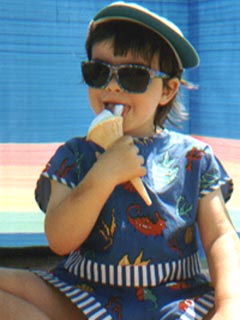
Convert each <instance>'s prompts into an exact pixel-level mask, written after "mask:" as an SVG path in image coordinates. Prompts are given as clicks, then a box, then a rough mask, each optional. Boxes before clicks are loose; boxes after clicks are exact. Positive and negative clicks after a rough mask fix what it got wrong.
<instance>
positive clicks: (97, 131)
mask: <svg viewBox="0 0 240 320" xmlns="http://www.w3.org/2000/svg"><path fill="white" fill-rule="evenodd" d="M122 136H123V129H122V117H114V118H109V119H106V120H104V121H102V122H100V123H98V124H97V125H95V126H94V127H93V128H92V129H91V130H90V131H89V133H88V135H87V139H88V140H90V141H93V142H95V143H96V144H98V145H99V146H101V147H103V148H104V149H105V150H107V149H108V148H109V147H110V146H111V145H112V144H113V143H114V142H115V141H117V140H118V139H119V138H120V137H122Z"/></svg>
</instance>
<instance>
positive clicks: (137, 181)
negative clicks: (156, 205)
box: [130, 178, 152, 206]
mask: <svg viewBox="0 0 240 320" xmlns="http://www.w3.org/2000/svg"><path fill="white" fill-rule="evenodd" d="M130 182H131V183H132V185H133V186H134V188H135V189H136V190H137V192H138V193H139V195H140V196H141V198H142V199H143V200H144V202H145V203H146V204H147V205H148V206H150V205H151V204H152V201H151V199H150V197H149V195H148V193H147V190H146V189H145V187H144V184H143V182H142V180H141V179H140V178H134V179H132V180H131V181H130Z"/></svg>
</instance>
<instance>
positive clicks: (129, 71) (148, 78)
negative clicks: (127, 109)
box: [82, 61, 168, 93]
mask: <svg viewBox="0 0 240 320" xmlns="http://www.w3.org/2000/svg"><path fill="white" fill-rule="evenodd" d="M82 75H83V79H84V81H85V82H86V84H87V85H88V86H89V87H92V88H95V89H104V88H106V87H107V85H108V84H109V82H110V81H111V79H112V76H113V75H115V77H116V80H117V83H118V85H119V87H120V88H121V89H122V90H124V91H126V92H128V93H143V92H145V91H146V90H147V88H148V86H149V84H150V83H151V82H152V79H153V78H155V77H158V78H164V77H168V76H167V75H166V74H165V73H163V72H160V71H156V70H153V69H151V68H148V67H146V66H143V65H138V64H121V65H118V66H114V65H112V64H109V63H105V62H100V61H84V62H82Z"/></svg>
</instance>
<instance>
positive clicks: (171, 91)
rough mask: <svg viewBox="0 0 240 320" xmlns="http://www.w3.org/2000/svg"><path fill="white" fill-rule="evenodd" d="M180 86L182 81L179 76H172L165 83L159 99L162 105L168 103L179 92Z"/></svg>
mask: <svg viewBox="0 0 240 320" xmlns="http://www.w3.org/2000/svg"><path fill="white" fill-rule="evenodd" d="M179 86H180V81H179V79H178V78H172V79H170V80H168V82H167V83H166V84H165V85H164V84H163V89H162V95H161V98H160V101H159V105H160V106H164V105H166V104H167V103H168V102H169V101H171V100H172V99H173V98H174V97H175V96H176V94H177V92H178V89H179Z"/></svg>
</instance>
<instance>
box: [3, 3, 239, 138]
mask: <svg viewBox="0 0 240 320" xmlns="http://www.w3.org/2000/svg"><path fill="white" fill-rule="evenodd" d="M108 3H110V1H104V0H98V1H94V0H88V1H82V0H81V1H80V0H41V1H33V0H21V1H20V0H1V1H0V103H1V107H0V142H3V143H5V142H13V143H21V142H27V143H28V142H29V143H33V142H58V141H63V140H66V139H68V138H69V137H72V136H76V135H83V134H85V133H86V130H87V126H88V124H89V122H90V120H91V118H92V116H93V114H92V112H91V110H90V108H89V106H88V102H87V92H86V91H87V90H86V87H85V85H84V84H83V83H82V79H81V74H80V67H79V66H80V60H81V59H84V58H85V53H84V40H85V35H86V32H87V27H88V22H89V20H90V19H91V18H92V17H93V15H94V14H95V13H96V12H97V11H98V10H99V9H100V8H102V6H104V5H106V4H108ZM138 3H139V4H143V5H145V6H147V7H148V8H149V9H152V10H154V11H156V12H158V13H159V14H161V15H164V16H166V17H168V18H169V19H171V20H173V21H174V22H175V23H176V24H177V25H179V26H180V27H181V29H182V30H183V32H184V33H185V35H186V36H187V37H188V38H189V39H190V41H191V42H192V43H193V44H194V45H195V46H196V48H197V50H198V52H199V54H200V57H201V65H200V68H198V69H194V70H192V71H190V72H188V73H187V77H188V78H189V79H190V80H192V81H195V82H196V83H198V84H199V85H200V89H199V90H198V91H194V92H190V93H188V92H187V91H185V90H184V101H185V103H186V105H187V107H188V108H189V111H190V121H189V122H188V123H186V125H185V126H184V131H186V132H188V133H192V134H197V135H206V136H213V137H225V138H233V139H239V138H240V126H239V120H240V108H239V100H240V90H239V70H240V59H239V52H240V2H239V1H238V0H228V1H226V0H211V1H205V0H199V1H197V0H192V1H181V0H175V1H169V0H161V1H159V0H155V1H154V0H152V1H150V0H148V1H147V0H145V1H138Z"/></svg>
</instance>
